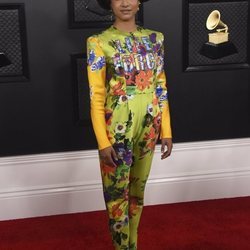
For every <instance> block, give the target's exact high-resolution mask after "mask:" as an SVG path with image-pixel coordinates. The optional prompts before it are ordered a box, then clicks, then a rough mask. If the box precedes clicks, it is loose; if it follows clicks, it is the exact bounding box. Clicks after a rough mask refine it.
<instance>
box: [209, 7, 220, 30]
mask: <svg viewBox="0 0 250 250" xmlns="http://www.w3.org/2000/svg"><path fill="white" fill-rule="evenodd" d="M219 22H220V12H219V11H218V10H214V11H212V12H211V13H210V15H209V16H208V18H207V23H206V27H207V29H209V30H213V29H215V28H216V27H217V26H218V24H219Z"/></svg>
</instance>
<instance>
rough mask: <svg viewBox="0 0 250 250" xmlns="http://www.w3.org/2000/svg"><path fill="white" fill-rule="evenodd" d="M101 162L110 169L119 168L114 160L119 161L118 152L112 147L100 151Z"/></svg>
mask: <svg viewBox="0 0 250 250" xmlns="http://www.w3.org/2000/svg"><path fill="white" fill-rule="evenodd" d="M99 156H100V160H101V161H102V162H103V163H104V164H105V165H108V166H110V167H117V165H116V164H115V162H114V159H115V160H116V161H118V158H117V155H116V152H115V150H114V148H113V147H112V146H109V147H107V148H104V149H101V150H99Z"/></svg>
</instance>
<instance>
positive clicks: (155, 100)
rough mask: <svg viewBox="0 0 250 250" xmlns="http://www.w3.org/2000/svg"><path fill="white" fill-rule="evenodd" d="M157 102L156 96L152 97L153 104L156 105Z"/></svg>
mask: <svg viewBox="0 0 250 250" xmlns="http://www.w3.org/2000/svg"><path fill="white" fill-rule="evenodd" d="M157 104H158V98H157V97H154V99H153V105H154V106H155V105H157Z"/></svg>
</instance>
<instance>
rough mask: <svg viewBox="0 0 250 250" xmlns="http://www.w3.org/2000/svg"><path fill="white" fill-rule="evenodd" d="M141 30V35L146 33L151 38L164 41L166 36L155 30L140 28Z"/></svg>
mask: <svg viewBox="0 0 250 250" xmlns="http://www.w3.org/2000/svg"><path fill="white" fill-rule="evenodd" d="M139 30H140V32H141V33H144V34H146V35H149V36H155V37H156V38H157V39H163V38H164V34H163V33H162V32H161V31H158V30H153V29H148V28H145V27H142V26H139Z"/></svg>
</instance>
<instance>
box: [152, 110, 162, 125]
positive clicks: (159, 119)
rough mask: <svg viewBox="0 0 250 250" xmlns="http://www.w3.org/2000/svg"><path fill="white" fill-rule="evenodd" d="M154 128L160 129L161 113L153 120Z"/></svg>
mask: <svg viewBox="0 0 250 250" xmlns="http://www.w3.org/2000/svg"><path fill="white" fill-rule="evenodd" d="M153 123H154V127H155V128H158V127H159V126H160V125H161V113H159V114H158V115H157V116H156V117H155V118H154V120H153Z"/></svg>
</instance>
